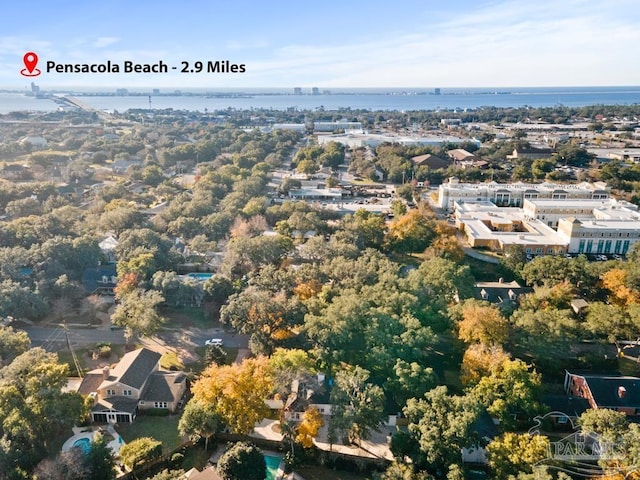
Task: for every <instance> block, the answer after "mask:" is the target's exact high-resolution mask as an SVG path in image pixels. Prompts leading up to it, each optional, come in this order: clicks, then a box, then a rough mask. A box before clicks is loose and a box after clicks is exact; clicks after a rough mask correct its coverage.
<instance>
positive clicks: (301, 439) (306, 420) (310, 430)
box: [296, 407, 324, 448]
mask: <svg viewBox="0 0 640 480" xmlns="http://www.w3.org/2000/svg"><path fill="white" fill-rule="evenodd" d="M323 425H324V420H322V415H320V412H319V411H318V409H317V408H316V407H310V408H308V409H307V410H305V412H304V414H303V415H302V422H300V425H298V436H297V437H296V441H297V442H298V443H300V444H301V445H302V446H303V447H304V448H311V447H313V439H314V438H316V437H317V436H318V432H319V431H320V429H321V428H322V426H323Z"/></svg>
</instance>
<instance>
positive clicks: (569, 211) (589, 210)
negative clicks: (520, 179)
mask: <svg viewBox="0 0 640 480" xmlns="http://www.w3.org/2000/svg"><path fill="white" fill-rule="evenodd" d="M522 210H523V211H524V215H525V217H526V218H527V219H534V218H535V219H536V220H540V221H541V222H543V223H546V224H547V225H548V226H549V227H552V228H557V227H558V221H559V220H560V219H561V218H566V217H573V218H577V219H579V220H590V219H594V218H596V219H602V220H616V219H617V220H624V219H640V215H639V214H638V207H637V206H635V205H633V204H632V203H629V202H626V201H624V200H616V199H614V198H607V199H605V200H589V199H582V198H579V199H573V198H568V199H566V200H550V199H546V198H545V199H539V198H538V199H531V200H529V199H527V200H525V201H524V205H523V207H522Z"/></svg>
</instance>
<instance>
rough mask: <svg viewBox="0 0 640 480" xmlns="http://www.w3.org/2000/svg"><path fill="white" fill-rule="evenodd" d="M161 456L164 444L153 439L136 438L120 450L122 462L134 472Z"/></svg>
mask: <svg viewBox="0 0 640 480" xmlns="http://www.w3.org/2000/svg"><path fill="white" fill-rule="evenodd" d="M161 455H162V443H161V442H159V441H157V440H155V439H153V438H151V437H140V438H136V439H135V440H132V441H131V442H129V443H127V444H125V445H123V446H122V448H120V460H121V461H122V463H123V464H124V465H125V466H127V467H128V468H129V469H132V470H133V469H135V468H137V467H139V466H140V465H142V464H144V463H145V462H148V461H151V460H154V459H156V458H158V457H160V456H161Z"/></svg>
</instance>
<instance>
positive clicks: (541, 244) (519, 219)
mask: <svg viewBox="0 0 640 480" xmlns="http://www.w3.org/2000/svg"><path fill="white" fill-rule="evenodd" d="M455 221H456V228H458V229H459V230H460V231H463V232H464V233H465V235H466V237H467V242H468V243H469V246H471V247H473V248H488V249H491V250H495V251H504V249H505V248H506V247H507V246H509V245H522V247H523V248H524V249H525V251H526V252H527V253H528V254H530V255H558V254H563V253H565V252H566V251H567V241H566V240H565V239H564V238H562V237H561V236H560V235H558V232H556V231H555V230H554V229H552V228H551V227H549V226H547V225H545V224H544V223H542V222H541V221H540V220H536V219H527V218H526V217H525V215H524V212H523V211H522V209H520V208H501V207H497V206H496V205H494V204H493V203H491V202H487V201H480V202H467V203H456V204H455Z"/></svg>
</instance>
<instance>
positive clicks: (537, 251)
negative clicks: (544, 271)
mask: <svg viewBox="0 0 640 480" xmlns="http://www.w3.org/2000/svg"><path fill="white" fill-rule="evenodd" d="M536 253H537V254H538V255H540V254H541V253H542V248H541V247H538V248H536Z"/></svg>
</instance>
